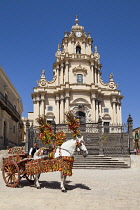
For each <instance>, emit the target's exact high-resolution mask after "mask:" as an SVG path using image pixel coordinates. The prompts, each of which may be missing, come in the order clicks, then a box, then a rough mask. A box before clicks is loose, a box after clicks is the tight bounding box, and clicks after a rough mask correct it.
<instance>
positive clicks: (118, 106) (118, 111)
mask: <svg viewBox="0 0 140 210" xmlns="http://www.w3.org/2000/svg"><path fill="white" fill-rule="evenodd" d="M117 123H118V124H120V105H119V103H117Z"/></svg>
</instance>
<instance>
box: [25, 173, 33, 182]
mask: <svg viewBox="0 0 140 210" xmlns="http://www.w3.org/2000/svg"><path fill="white" fill-rule="evenodd" d="M25 178H26V179H27V180H28V181H29V182H31V183H34V179H35V176H34V175H27V174H26V175H25Z"/></svg>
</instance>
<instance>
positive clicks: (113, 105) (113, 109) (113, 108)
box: [112, 102, 116, 124]
mask: <svg viewBox="0 0 140 210" xmlns="http://www.w3.org/2000/svg"><path fill="white" fill-rule="evenodd" d="M115 105H116V104H115V102H113V103H112V119H113V120H112V121H113V124H115V123H116V122H115V115H116V110H115V108H116V107H115Z"/></svg>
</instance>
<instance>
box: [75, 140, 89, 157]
mask: <svg viewBox="0 0 140 210" xmlns="http://www.w3.org/2000/svg"><path fill="white" fill-rule="evenodd" d="M76 150H77V151H82V154H83V156H84V157H86V156H87V155H88V151H87V148H86V146H85V141H84V140H83V136H82V137H77V138H76Z"/></svg>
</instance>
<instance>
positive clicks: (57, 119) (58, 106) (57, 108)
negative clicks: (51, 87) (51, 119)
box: [55, 95, 60, 123]
mask: <svg viewBox="0 0 140 210" xmlns="http://www.w3.org/2000/svg"><path fill="white" fill-rule="evenodd" d="M59 109H60V105H59V95H57V96H56V115H55V117H56V123H60V110H59Z"/></svg>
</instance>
